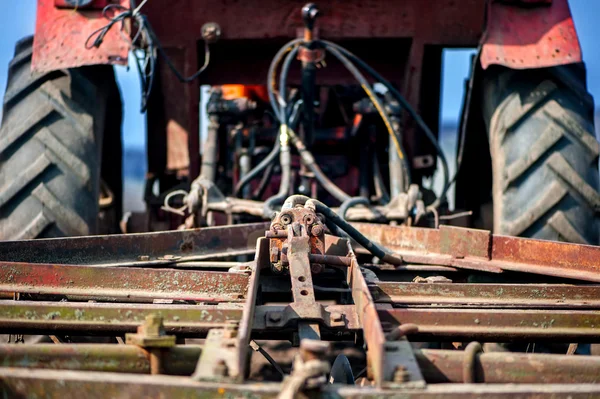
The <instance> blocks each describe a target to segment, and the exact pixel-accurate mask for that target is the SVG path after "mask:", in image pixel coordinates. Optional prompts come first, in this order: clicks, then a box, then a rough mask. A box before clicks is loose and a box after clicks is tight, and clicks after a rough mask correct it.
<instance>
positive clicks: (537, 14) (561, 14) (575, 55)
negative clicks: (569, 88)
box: [481, 0, 582, 69]
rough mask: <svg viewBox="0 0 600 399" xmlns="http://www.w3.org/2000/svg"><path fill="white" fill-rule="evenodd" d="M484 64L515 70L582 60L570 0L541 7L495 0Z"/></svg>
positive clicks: (485, 37)
mask: <svg viewBox="0 0 600 399" xmlns="http://www.w3.org/2000/svg"><path fill="white" fill-rule="evenodd" d="M490 7H491V10H490V11H489V14H488V15H489V17H488V22H487V32H486V34H485V36H484V44H483V49H482V52H481V65H482V66H483V68H484V69H486V68H487V67H488V66H490V65H494V64H497V65H504V66H506V67H509V68H513V69H525V68H543V67H549V66H555V65H564V64H571V63H576V62H581V60H582V58H581V47H580V46H579V40H578V38H577V32H576V31H575V24H574V23H573V18H572V17H571V12H570V10H569V4H568V1H567V0H553V1H552V2H551V3H550V4H548V5H544V6H541V7H531V6H529V7H523V6H519V5H512V4H506V3H505V2H498V1H496V2H492V3H491V5H490Z"/></svg>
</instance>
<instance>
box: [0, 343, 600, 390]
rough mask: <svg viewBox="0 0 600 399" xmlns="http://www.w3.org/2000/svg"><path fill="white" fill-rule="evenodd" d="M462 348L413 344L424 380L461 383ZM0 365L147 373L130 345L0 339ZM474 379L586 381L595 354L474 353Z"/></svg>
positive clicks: (599, 363) (189, 354) (598, 369)
mask: <svg viewBox="0 0 600 399" xmlns="http://www.w3.org/2000/svg"><path fill="white" fill-rule="evenodd" d="M201 350H202V347H201V346H200V345H180V346H175V347H173V348H168V349H165V350H163V352H162V359H163V366H164V368H163V371H164V374H169V375H191V374H192V372H193V371H194V368H195V367H196V363H197V361H198V357H199V356H200V353H201ZM464 356H465V355H464V352H463V351H450V350H431V349H421V350H419V349H416V350H415V357H416V359H417V362H418V364H419V367H420V368H421V370H422V372H423V376H424V378H425V380H426V381H427V382H428V383H462V382H463V366H464V364H465V359H464ZM0 359H2V360H1V361H0V365H1V366H2V367H19V368H30V369H55V370H79V371H104V372H121V373H133V374H150V362H149V360H148V356H147V353H146V351H144V350H143V349H141V348H138V347H136V346H133V345H114V344H109V345H106V344H73V345H55V344H39V345H11V344H8V345H0ZM473 366H474V371H475V375H476V376H477V382H485V383H520V384H524V383H525V384H529V383H545V384H589V383H595V382H596V383H597V382H598V381H599V380H600V357H597V356H566V355H546V354H525V353H506V352H491V353H482V354H480V355H479V356H476V357H475V361H474V365H473Z"/></svg>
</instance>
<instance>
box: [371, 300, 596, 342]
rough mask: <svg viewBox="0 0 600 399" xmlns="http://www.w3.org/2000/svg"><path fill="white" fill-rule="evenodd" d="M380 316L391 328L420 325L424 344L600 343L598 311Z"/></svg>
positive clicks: (383, 310) (387, 311)
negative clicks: (429, 341) (431, 342)
mask: <svg viewBox="0 0 600 399" xmlns="http://www.w3.org/2000/svg"><path fill="white" fill-rule="evenodd" d="M378 313H379V317H380V319H381V322H382V324H384V325H386V324H387V325H388V326H390V327H393V326H396V325H398V324H399V323H402V324H406V323H414V324H417V325H418V326H419V332H418V333H417V334H416V335H415V336H414V338H416V339H423V340H429V339H431V340H436V339H454V340H483V341H493V342H503V341H523V340H536V341H537V340H552V341H556V342H600V328H598V327H599V326H600V312H598V311H581V310H525V309H495V310H494V311H490V310H489V309H429V308H427V309H423V308H401V309H398V308H396V309H393V308H391V307H390V305H387V304H381V305H378ZM412 338H413V336H411V339H412ZM530 342H534V341H530Z"/></svg>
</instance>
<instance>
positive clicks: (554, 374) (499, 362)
mask: <svg viewBox="0 0 600 399" xmlns="http://www.w3.org/2000/svg"><path fill="white" fill-rule="evenodd" d="M415 356H416V358H417V361H418V362H419V367H421V370H422V371H423V375H424V376H425V379H426V380H427V382H428V383H445V382H453V383H461V382H464V377H463V374H464V371H463V369H464V367H465V363H466V362H465V352H464V351H451V350H431V349H421V350H415ZM467 364H468V363H467ZM472 367H473V371H474V375H475V377H476V382H485V383H496V384H497V383H500V384H507V383H514V384H531V383H536V384H541V383H543V384H591V383H598V382H600V357H599V356H566V355H548V354H527V353H511V352H486V353H482V354H479V355H477V356H475V358H474V360H473V363H472Z"/></svg>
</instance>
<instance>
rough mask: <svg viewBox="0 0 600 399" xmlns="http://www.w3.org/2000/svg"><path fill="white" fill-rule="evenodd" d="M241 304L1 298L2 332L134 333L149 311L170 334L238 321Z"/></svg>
mask: <svg viewBox="0 0 600 399" xmlns="http://www.w3.org/2000/svg"><path fill="white" fill-rule="evenodd" d="M242 311H243V304H227V305H225V304H224V305H150V304H123V303H119V304H113V303H87V302H83V303H74V302H32V301H10V300H8V301H0V331H1V332H7V333H8V332H14V331H18V332H21V331H24V332H38V333H40V332H49V331H52V332H58V331H65V332H70V333H74V334H86V335H89V334H97V333H100V332H102V333H106V332H134V331H136V329H137V327H138V326H139V325H140V324H142V322H143V321H144V319H145V317H146V316H148V315H149V314H151V313H154V314H157V315H159V316H162V317H163V319H164V324H165V331H166V332H167V333H169V334H190V333H200V332H206V331H208V329H210V328H223V327H224V326H225V325H226V324H227V321H228V320H240V319H241V317H242Z"/></svg>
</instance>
